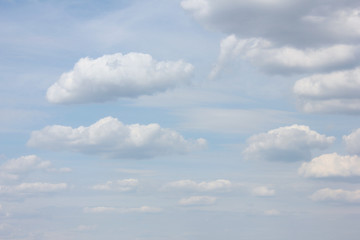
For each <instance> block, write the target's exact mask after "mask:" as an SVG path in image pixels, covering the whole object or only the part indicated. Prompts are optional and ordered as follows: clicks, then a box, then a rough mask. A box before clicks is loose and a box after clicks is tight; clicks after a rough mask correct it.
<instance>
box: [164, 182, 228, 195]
mask: <svg viewBox="0 0 360 240" xmlns="http://www.w3.org/2000/svg"><path fill="white" fill-rule="evenodd" d="M232 187H233V184H232V183H231V182H230V181H229V180H226V179H218V180H215V181H209V182H199V183H197V182H195V181H192V180H179V181H175V182H170V183H168V184H166V185H165V186H164V189H183V190H191V191H200V192H210V191H229V190H231V188H232Z"/></svg>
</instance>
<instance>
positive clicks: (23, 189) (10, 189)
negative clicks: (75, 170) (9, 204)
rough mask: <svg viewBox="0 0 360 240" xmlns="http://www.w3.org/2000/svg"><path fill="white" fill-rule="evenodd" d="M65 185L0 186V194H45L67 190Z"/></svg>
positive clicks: (23, 184) (28, 184) (24, 184)
mask: <svg viewBox="0 0 360 240" xmlns="http://www.w3.org/2000/svg"><path fill="white" fill-rule="evenodd" d="M67 187H68V186H67V184H66V183H46V182H30V183H28V182H26V183H21V184H19V185H14V186H6V185H0V193H45V192H56V191H61V190H65V189H67Z"/></svg>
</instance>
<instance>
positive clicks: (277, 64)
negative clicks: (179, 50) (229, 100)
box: [210, 35, 360, 77]
mask: <svg viewBox="0 0 360 240" xmlns="http://www.w3.org/2000/svg"><path fill="white" fill-rule="evenodd" d="M238 56H239V57H242V58H243V59H246V60H249V61H250V62H251V63H252V64H254V65H255V66H257V67H259V68H260V69H261V70H262V71H264V72H267V73H276V74H291V73H303V72H323V71H328V70H333V69H339V68H342V67H349V66H354V64H356V63H357V62H358V60H359V59H360V47H359V46H354V45H345V44H337V45H332V46H328V47H322V48H306V49H300V48H294V47H289V46H284V47H275V46H274V45H273V44H272V43H271V42H270V41H268V40H265V39H262V38H249V39H238V38H237V37H236V36H235V35H230V36H228V37H226V38H225V39H223V40H222V41H221V44H220V54H219V58H218V62H217V64H216V66H215V67H214V69H213V70H212V72H211V74H210V76H211V77H214V76H216V74H217V73H218V72H219V71H220V70H221V68H223V66H224V65H226V64H227V63H228V62H230V61H232V60H233V59H234V58H236V57H238Z"/></svg>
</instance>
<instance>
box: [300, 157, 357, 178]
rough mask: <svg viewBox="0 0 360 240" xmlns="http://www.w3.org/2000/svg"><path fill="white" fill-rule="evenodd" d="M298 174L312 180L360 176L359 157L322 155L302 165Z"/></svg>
mask: <svg viewBox="0 0 360 240" xmlns="http://www.w3.org/2000/svg"><path fill="white" fill-rule="evenodd" d="M299 174H300V175H302V176H304V177H313V178H324V177H352V176H360V157H359V156H356V155H355V156H349V155H346V156H340V155H338V154H337V153H332V154H324V155H321V156H319V157H316V158H314V159H312V160H311V161H310V162H305V163H303V164H302V165H301V167H300V168H299Z"/></svg>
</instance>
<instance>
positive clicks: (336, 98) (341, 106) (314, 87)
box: [294, 68, 360, 113]
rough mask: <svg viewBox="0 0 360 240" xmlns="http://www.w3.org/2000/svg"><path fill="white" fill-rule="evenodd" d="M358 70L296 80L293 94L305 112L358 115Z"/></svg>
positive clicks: (359, 75)
mask: <svg viewBox="0 0 360 240" xmlns="http://www.w3.org/2000/svg"><path fill="white" fill-rule="evenodd" d="M359 91H360V68H356V69H353V70H347V71H337V72H332V73H328V74H316V75H313V76H309V77H306V78H303V79H300V80H298V81H297V82H296V83H295V85H294V93H295V95H296V96H297V98H298V102H299V105H300V107H301V109H302V110H303V111H305V112H335V113H336V112H345V113H360V105H359V103H360V96H359Z"/></svg>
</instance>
